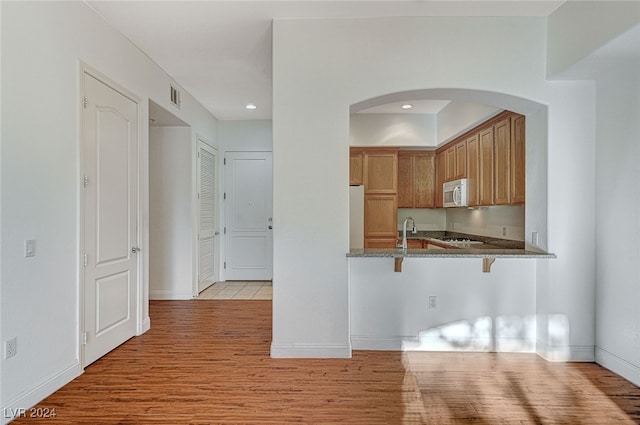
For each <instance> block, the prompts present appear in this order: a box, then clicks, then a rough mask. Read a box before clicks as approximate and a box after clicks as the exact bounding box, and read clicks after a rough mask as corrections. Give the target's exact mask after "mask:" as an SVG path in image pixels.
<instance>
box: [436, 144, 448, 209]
mask: <svg viewBox="0 0 640 425" xmlns="http://www.w3.org/2000/svg"><path fill="white" fill-rule="evenodd" d="M445 181H447V152H446V151H442V152H438V153H436V190H435V193H436V199H435V206H436V208H442V206H443V199H442V185H443V184H444V182H445Z"/></svg>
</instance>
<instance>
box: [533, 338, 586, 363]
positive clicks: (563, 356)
mask: <svg viewBox="0 0 640 425" xmlns="http://www.w3.org/2000/svg"><path fill="white" fill-rule="evenodd" d="M536 353H537V354H538V355H539V356H540V357H542V358H543V359H545V360H547V361H550V362H593V361H595V359H596V356H595V347H594V346H593V345H564V346H551V345H546V344H544V343H542V342H540V341H538V343H537V346H536Z"/></svg>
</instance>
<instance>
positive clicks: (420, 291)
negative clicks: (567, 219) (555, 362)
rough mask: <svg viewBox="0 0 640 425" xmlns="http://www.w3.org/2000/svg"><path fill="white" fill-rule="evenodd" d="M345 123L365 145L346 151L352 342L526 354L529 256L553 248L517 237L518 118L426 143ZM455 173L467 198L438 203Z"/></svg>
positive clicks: (370, 346)
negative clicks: (397, 140)
mask: <svg viewBox="0 0 640 425" xmlns="http://www.w3.org/2000/svg"><path fill="white" fill-rule="evenodd" d="M384 119H385V118H384V117H378V120H379V121H384ZM394 119H396V122H397V121H398V120H399V118H397V117H396V118H394ZM354 120H355V121H356V123H355V124H354V125H353V126H352V137H353V139H354V140H356V141H359V140H365V139H366V140H371V143H372V146H363V145H358V146H352V147H351V151H350V182H349V183H350V185H351V186H352V187H351V189H350V201H351V208H352V210H351V212H350V216H351V219H352V221H351V224H350V226H351V231H352V232H353V230H354V228H359V229H358V231H357V232H353V233H352V234H351V237H350V240H351V244H350V250H349V252H348V253H347V254H346V256H347V261H348V264H349V266H348V267H349V304H350V308H349V311H350V335H351V344H352V348H353V349H363V350H400V351H407V350H473V351H511V352H535V349H536V326H537V323H536V302H537V299H536V296H537V295H536V294H537V287H536V282H537V276H538V275H539V274H544V273H546V268H547V266H548V262H547V261H538V260H546V259H552V258H555V257H556V256H555V255H554V254H550V253H547V252H545V251H544V247H545V241H544V235H543V238H542V239H541V240H540V241H538V232H537V228H535V227H532V228H530V230H529V233H528V234H529V235H530V236H531V239H530V240H529V241H527V242H525V240H526V238H525V232H526V231H525V227H526V226H525V206H524V205H525V181H524V180H525V163H526V158H525V118H524V116H522V115H520V114H516V113H513V112H510V111H498V112H495V113H494V115H492V116H491V117H490V118H488V119H485V120H483V121H482V122H481V123H480V124H477V125H475V126H472V128H470V129H463V130H460V131H458V136H455V137H453V138H451V139H450V140H449V141H446V142H444V143H442V144H440V145H439V146H434V147H428V146H424V147H422V146H421V147H418V146H411V147H407V146H403V145H398V146H395V147H394V146H384V145H383V144H381V143H378V141H380V140H385V137H384V134H382V133H383V132H382V133H380V134H379V136H380V137H365V136H364V135H367V136H372V135H373V136H376V134H375V132H374V131H365V130H367V128H366V126H365V124H366V125H370V124H369V123H370V122H371V121H367V120H363V121H365V124H362V123H360V122H359V121H358V120H361V118H355V119H354ZM363 126H365V128H364V129H363ZM461 179H465V180H466V181H465V184H466V190H467V191H468V193H467V199H466V202H465V203H464V204H463V205H461V206H456V207H451V208H447V206H448V205H446V204H445V202H444V198H446V195H445V194H444V192H445V191H444V190H443V185H444V184H445V183H447V182H451V181H454V180H458V181H459V180H461ZM414 219H415V220H414ZM408 222H409V223H411V228H410V227H408V226H407V223H408ZM412 228H413V229H412ZM539 242H541V243H539ZM403 245H404V246H405V248H404V249H403V248H402V246H403ZM398 247H400V248H398Z"/></svg>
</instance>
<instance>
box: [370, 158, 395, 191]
mask: <svg viewBox="0 0 640 425" xmlns="http://www.w3.org/2000/svg"><path fill="white" fill-rule="evenodd" d="M364 192H365V193H380V194H381V193H386V194H394V195H395V194H396V193H398V151H397V149H394V150H383V149H375V150H373V149H372V150H365V151H364Z"/></svg>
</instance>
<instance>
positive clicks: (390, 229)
mask: <svg viewBox="0 0 640 425" xmlns="http://www.w3.org/2000/svg"><path fill="white" fill-rule="evenodd" d="M349 165H350V170H349V180H350V183H352V184H353V183H354V182H355V183H356V184H357V182H358V177H359V174H360V173H359V171H358V170H359V168H361V170H362V184H363V185H364V193H365V196H364V247H365V248H395V246H396V238H397V235H398V229H397V228H398V224H397V223H398V218H397V215H398V150H397V149H386V148H385V149H380V148H356V149H354V148H352V149H351V152H350V162H349Z"/></svg>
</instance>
